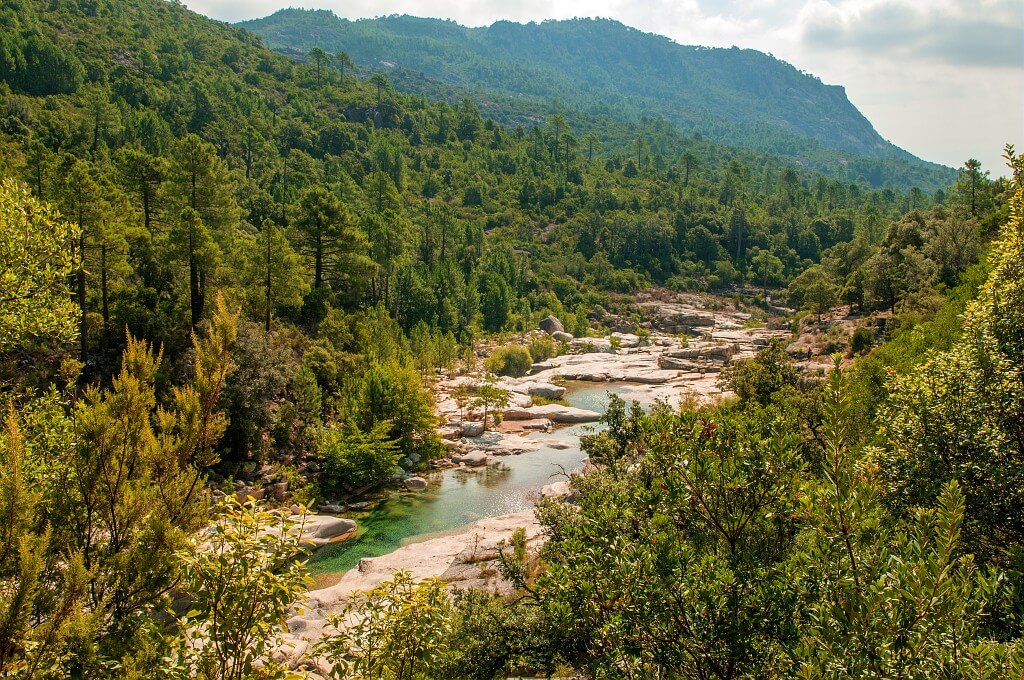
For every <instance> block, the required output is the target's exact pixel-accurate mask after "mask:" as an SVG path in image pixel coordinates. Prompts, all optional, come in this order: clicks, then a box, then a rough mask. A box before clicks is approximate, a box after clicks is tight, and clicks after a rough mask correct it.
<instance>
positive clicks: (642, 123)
mask: <svg viewBox="0 0 1024 680" xmlns="http://www.w3.org/2000/svg"><path fill="white" fill-rule="evenodd" d="M301 56H302V57H303V58H302V60H301V61H300V60H293V59H291V58H288V57H286V56H284V55H281V54H278V53H276V52H274V51H272V50H270V49H268V48H267V47H265V46H264V45H263V44H262V41H261V39H260V38H259V37H257V36H256V35H255V34H253V33H250V32H248V31H247V30H245V29H243V28H241V27H238V26H229V25H226V24H222V23H219V22H215V21H211V20H209V19H206V18H204V17H202V16H199V15H197V14H195V13H192V12H190V11H188V10H187V9H185V8H184V7H183V6H181V5H179V4H177V3H170V2H163V1H162V0H74V1H64V0H61V1H59V2H50V1H49V0H47V1H45V2H44V1H43V0H12V1H11V2H7V3H5V4H4V6H3V8H2V9H0V157H2V159H3V164H2V165H0V176H2V177H0V417H2V426H0V526H2V527H3V528H4V530H3V531H2V532H0V675H4V676H11V677H18V678H65V677H82V678H139V679H142V678H153V677H172V678H174V677H177V678H195V677H199V678H204V679H207V680H214V679H216V680H226V679H231V680H242V679H246V680H248V679H250V678H253V679H255V678H260V679H262V678H271V677H304V676H307V677H313V676H312V675H311V664H312V663H313V661H312V659H313V658H314V657H315V659H317V660H329V661H330V664H331V667H332V669H333V670H331V673H332V674H333V676H334V677H340V678H370V677H373V678H380V677H384V678H403V679H404V678H424V677H429V678H491V677H508V676H509V675H523V674H548V675H550V674H553V673H562V674H563V675H565V674H570V675H571V674H576V675H579V674H585V675H584V677H610V678H618V677H666V678H667V677H680V676H682V677H694V676H696V677H708V678H738V677H747V676H751V675H758V674H760V675H763V676H765V677H793V676H800V677H846V676H856V677H891V676H895V675H899V674H903V675H904V676H913V677H993V675H994V674H996V673H1002V674H1005V673H1011V675H1012V674H1013V673H1014V672H1016V673H1019V671H1020V668H1021V666H1020V663H1021V662H1020V656H1021V655H1020V653H1019V652H1018V650H1017V643H1016V640H1017V638H1018V637H1019V636H1020V618H1019V617H1020V608H1021V598H1020V593H1019V588H1020V582H1021V572H1020V566H1019V552H1020V542H1021V533H1022V529H1021V527H1020V526H1019V524H1020V522H1019V521H1018V518H1019V517H1020V516H1022V515H1021V510H1022V507H1021V503H1022V501H1021V497H1020V484H1019V480H1020V477H1021V470H1022V469H1024V468H1022V465H1024V453H1022V451H1021V447H1020V442H1021V441H1022V439H1021V431H1022V430H1021V417H1020V413H1021V412H1022V406H1021V404H1020V403H1019V402H1020V395H1021V394H1022V390H1021V388H1020V375H1021V372H1020V366H1021V348H1020V338H1021V337H1022V333H1021V329H1022V327H1024V326H1022V322H1021V319H1020V313H1019V310H1020V309H1021V308H1022V305H1021V300H1020V297H1021V294H1020V282H1021V281H1022V280H1024V276H1022V274H1021V243H1020V234H1021V222H1020V219H1021V218H1020V215H1021V212H1020V211H1021V210H1022V209H1024V207H1022V201H1024V198H1022V195H1021V183H1022V181H1024V180H1022V174H1024V168H1022V167H1021V161H1020V158H1019V157H1018V156H1016V155H1014V154H1013V153H1012V150H1011V152H1010V153H1009V155H1008V160H1009V161H1010V163H1011V166H1012V169H1013V170H1014V173H1015V175H1014V179H1013V180H1003V179H999V180H991V179H990V178H988V177H987V176H986V175H985V174H984V173H981V172H980V170H979V166H978V164H977V162H976V161H968V162H967V163H966V164H965V166H964V167H963V168H962V169H961V170H960V171H959V173H958V174H957V175H956V177H955V178H953V181H951V182H950V184H949V186H945V187H944V188H942V189H938V190H933V188H934V187H933V185H930V184H929V183H928V182H922V183H921V185H920V187H918V186H916V184H917V179H918V178H919V176H917V175H914V176H913V179H907V180H906V182H893V183H892V184H893V187H896V186H903V187H906V189H905V190H897V189H896V188H893V187H881V186H872V184H871V183H870V182H867V181H861V180H860V179H858V178H856V177H854V178H851V177H839V176H837V175H835V174H833V173H830V172H825V171H822V170H816V169H813V166H814V163H811V162H807V163H801V164H797V163H795V162H794V160H793V159H794V155H793V153H795V152H793V150H792V149H791V150H789V151H787V152H785V153H782V154H774V153H770V152H769V151H767V150H765V149H760V150H758V149H752V148H746V146H745V145H744V144H742V143H736V144H723V143H719V142H717V141H711V140H710V135H706V134H702V135H700V136H698V135H696V134H694V135H692V136H691V135H690V134H689V133H688V132H681V131H680V130H679V129H677V128H676V127H675V126H674V125H671V124H669V123H667V122H665V121H663V120H650V119H647V120H641V119H637V120H634V121H630V120H627V118H619V117H615V116H604V115H594V114H593V113H589V114H581V116H580V117H579V118H572V117H570V116H566V115H562V114H558V113H555V114H552V115H544V116H542V117H541V118H540V119H539V120H532V122H529V123H528V124H517V123H513V124H506V123H507V122H508V121H510V120H522V121H530V117H531V116H534V114H535V113H536V111H537V110H538V109H536V108H532V105H530V104H526V105H524V106H525V109H524V110H525V111H526V112H527V115H523V116H518V114H517V116H512V117H509V118H507V119H506V118H503V119H502V120H505V121H506V123H503V122H501V121H499V120H496V119H495V118H494V117H491V116H488V115H486V111H487V110H486V109H485V108H484V107H483V104H482V102H477V101H475V100H474V99H472V98H468V97H467V98H461V99H459V100H458V101H456V102H454V103H448V102H445V101H434V100H432V99H431V98H429V97H426V96H424V94H423V93H422V92H408V91H405V90H403V89H400V88H396V86H395V83H393V82H391V81H390V80H389V79H388V78H387V77H385V76H384V75H383V74H380V73H373V74H370V73H368V72H367V71H365V70H364V69H360V68H356V69H353V67H352V63H351V61H350V60H346V59H345V56H344V55H337V54H329V53H328V52H326V51H325V50H324V49H321V48H320V47H319V46H314V47H313V49H310V50H309V52H308V53H306V54H303V55H301ZM652 58H653V57H652ZM801 77H802V76H801ZM467 84H469V85H473V82H472V81H467ZM466 94H471V93H470V92H467V93H466ZM509 110H510V111H511V110H512V109H509ZM723 138H727V137H723ZM737 141H738V142H742V140H737ZM815 153H816V152H815ZM797 155H799V154H797ZM885 162H888V161H885ZM908 162H909V161H908ZM886 167H888V168H889V170H887V172H894V171H895V170H894V168H896V167H897V166H894V165H888V166H886ZM931 181H934V178H933V180H929V182H931ZM922 187H923V188H922ZM925 189H927V190H925ZM651 288H656V289H659V290H664V291H671V292H673V293H680V292H688V293H698V292H699V293H709V294H710V293H714V294H717V295H719V296H723V297H724V296H731V297H733V298H734V299H735V300H738V301H743V302H744V303H745V304H747V305H749V306H750V308H751V309H753V310H755V311H756V310H758V309H760V310H765V312H767V310H776V312H777V311H778V309H779V307H778V305H779V304H780V303H786V304H790V305H792V306H793V308H794V309H795V310H798V314H797V315H796V316H795V317H794V318H793V322H794V326H793V327H794V329H795V330H798V331H806V330H807V329H808V328H811V329H813V330H814V332H818V333H819V334H820V336H821V337H822V338H823V339H824V342H826V343H828V348H829V349H828V351H829V352H832V351H835V352H837V353H840V354H845V362H844V363H841V364H840V363H837V365H836V370H835V371H833V372H832V373H831V374H830V376H829V377H828V378H827V379H826V378H824V377H823V376H819V375H812V374H804V373H801V371H800V370H798V369H797V368H796V366H795V365H794V362H793V359H792V358H791V357H790V356H789V355H788V354H787V352H786V351H785V349H786V348H785V347H784V346H783V345H772V346H770V347H768V348H767V349H765V350H764V351H762V352H761V353H760V354H759V355H757V357H756V358H753V359H749V360H745V361H742V362H736V363H735V364H733V365H731V366H730V367H729V368H728V369H727V370H726V371H725V372H724V373H723V376H722V384H723V386H725V388H727V389H728V390H729V391H730V392H731V393H732V394H734V395H735V397H733V398H730V399H728V400H726V401H723V402H722V403H718V404H713V405H704V406H693V407H692V408H687V409H683V410H682V411H676V410H673V409H669V408H665V407H658V408H654V409H652V410H651V411H650V412H646V413H645V412H643V411H642V410H640V409H629V408H628V407H627V405H625V404H622V403H620V402H613V406H612V408H611V409H609V412H608V414H607V415H606V417H605V420H606V424H607V425H608V429H607V430H605V431H604V432H602V433H600V434H595V435H594V436H592V437H589V438H586V439H585V440H584V448H585V449H586V451H587V453H588V454H589V456H590V458H591V460H592V461H593V462H594V463H595V465H596V468H595V470H594V471H593V472H592V473H589V474H587V475H584V476H574V477H573V478H572V480H571V484H572V488H573V494H574V498H573V502H572V503H566V502H564V501H551V502H544V503H541V504H540V505H539V507H538V513H539V515H538V516H539V519H540V522H541V524H542V525H543V527H544V528H545V531H546V533H547V536H548V539H549V540H548V542H547V543H546V544H545V546H544V547H543V548H542V549H540V551H539V552H537V551H532V552H531V551H528V550H527V549H526V546H525V545H524V544H523V541H522V539H521V536H519V535H518V534H517V535H514V536H512V537H510V540H509V543H508V545H505V546H503V551H499V552H500V555H499V558H500V562H501V571H502V574H503V575H504V578H505V579H506V581H507V583H508V584H509V585H510V591H509V592H508V593H506V594H505V595H501V596H495V595H492V594H489V593H483V592H469V593H468V594H465V595H458V596H453V595H451V594H449V592H448V591H447V590H446V589H445V588H444V587H443V586H442V585H441V584H439V583H437V582H434V581H428V582H425V583H422V584H416V583H413V582H411V581H410V580H408V579H406V578H405V577H403V576H402V575H399V576H398V577H397V578H396V579H395V580H394V581H391V582H388V583H385V584H382V585H381V587H380V589H378V590H377V591H374V593H371V594H369V595H367V596H366V597H365V598H363V599H361V600H359V601H358V602H357V603H356V604H357V606H359V607H361V609H359V612H362V613H361V614H358V615H359V616H362V618H361V619H360V621H361V624H360V625H359V626H356V627H353V628H352V629H350V630H348V631H347V632H345V633H344V634H342V633H339V634H338V635H334V636H328V637H327V638H325V640H324V641H323V643H322V645H320V646H318V647H316V648H315V649H310V650H306V652H305V656H304V657H302V660H301V663H298V664H292V666H293V667H290V668H285V665H287V664H285V662H284V661H282V659H281V657H280V655H278V654H277V651H279V650H278V645H279V643H280V635H281V633H282V632H283V631H284V629H285V628H286V622H287V620H288V619H289V617H291V616H292V615H293V613H294V610H293V609H290V608H291V607H292V606H293V605H295V603H297V602H301V601H302V599H303V598H304V597H305V595H306V591H307V588H308V587H309V580H308V577H307V575H306V566H305V565H304V564H303V563H302V562H301V561H297V560H296V559H295V558H296V555H297V554H298V552H299V551H300V543H299V533H300V529H299V528H298V527H296V526H293V525H292V523H291V520H289V519H287V517H288V515H289V514H290V513H289V512H287V509H288V508H290V507H291V505H292V504H309V503H313V501H314V500H316V499H322V498H325V497H328V496H330V497H333V498H339V497H356V496H358V494H360V493H362V492H364V491H366V490H367V489H375V488H379V487H381V486H382V485H386V484H388V483H389V480H390V479H392V478H394V477H395V476H396V475H395V472H396V469H399V470H400V471H401V472H402V474H405V473H412V472H422V473H424V474H427V473H428V472H429V471H430V470H431V466H432V463H433V462H434V461H439V460H441V459H443V458H444V456H445V445H444V444H443V443H442V441H441V437H440V435H439V433H438V427H437V426H438V422H437V421H438V419H437V417H436V415H435V404H434V397H433V393H432V391H431V386H432V382H433V381H434V380H435V379H436V377H437V375H438V372H439V371H441V372H448V373H452V372H455V371H460V370H461V371H472V370H475V369H476V368H477V366H478V364H479V363H481V362H479V361H478V359H479V358H482V357H480V356H478V355H479V354H483V353H486V352H490V349H488V348H494V347H496V346H497V347H500V351H494V352H491V353H490V356H488V357H487V360H486V361H485V362H483V364H484V368H485V371H492V372H494V373H516V374H521V373H523V372H525V371H526V370H527V369H528V368H529V366H530V364H531V363H532V362H533V361H535V360H537V361H541V360H544V359H545V358H549V357H550V356H551V355H552V354H554V353H557V352H565V351H570V350H569V348H568V347H562V346H557V345H556V344H555V342H554V341H553V340H551V339H550V338H547V337H544V338H542V339H541V340H540V341H537V342H530V341H528V340H527V336H526V335H525V332H526V331H530V330H532V329H535V328H537V326H538V324H539V322H540V320H541V319H543V318H545V317H547V316H549V315H554V316H556V317H558V319H560V320H561V323H562V324H564V329H565V330H566V331H569V332H570V333H572V334H574V335H576V336H579V337H580V338H586V337H587V336H589V335H592V334H606V333H607V332H608V331H610V330H612V329H613V327H614V328H615V329H619V328H622V327H627V330H631V331H636V333H637V336H638V338H639V337H641V336H642V335H643V334H645V333H647V328H646V327H645V325H644V324H645V319H644V318H643V316H642V310H641V308H640V306H639V305H638V304H637V299H638V297H639V294H640V293H642V292H645V291H648V290H649V289H651ZM719 299H721V298H719ZM838 305H843V307H844V312H843V313H846V312H849V315H850V316H852V317H856V318H857V319H859V320H862V321H863V324H862V327H860V328H858V329H857V331H856V332H855V333H854V334H853V335H852V336H851V337H847V336H846V335H842V334H836V333H833V326H830V322H829V315H830V314H832V313H833V312H834V308H835V307H837V306H838ZM961 313H964V316H963V317H962V318H963V322H961V316H960V315H961ZM761 318H764V317H763V316H758V315H756V314H755V315H752V316H751V318H750V322H751V323H752V324H756V323H760V322H761V321H760V319H761ZM609 348H610V350H612V351H614V350H615V348H614V347H613V346H611V344H609ZM939 352H941V353H939ZM495 357H499V358H500V359H501V361H495ZM513 364H514V365H513ZM493 377H494V376H486V380H485V381H484V382H482V383H481V388H480V390H479V391H478V392H477V393H476V394H475V395H472V396H475V397H476V398H477V399H486V400H489V401H487V404H488V405H489V406H491V407H493V406H494V404H497V403H500V402H501V400H502V397H503V395H502V394H501V390H499V389H497V388H495V387H494V383H493ZM484 393H485V394H484ZM507 396H508V395H507V394H506V395H504V398H506V399H507ZM691 406H692V405H691ZM487 407H488V406H485V407H484V408H485V409H486V408H487ZM484 426H485V427H486V416H485V418H484ZM255 496H261V497H264V498H265V499H266V503H257V502H256V501H255V500H253V501H244V500H238V499H239V498H241V499H245V498H247V497H253V498H254V497H255ZM218 499H219V500H218ZM268 508H269V509H268ZM282 508H283V509H285V510H282ZM271 526H272V527H273V530H268V527H271ZM506 549H507V550H506ZM409 612H414V613H415V615H414V616H410V615H409ZM373 641H380V642H381V644H380V645H376V644H375V643H374V642H373ZM299 656H302V655H299ZM321 670H322V669H321Z"/></svg>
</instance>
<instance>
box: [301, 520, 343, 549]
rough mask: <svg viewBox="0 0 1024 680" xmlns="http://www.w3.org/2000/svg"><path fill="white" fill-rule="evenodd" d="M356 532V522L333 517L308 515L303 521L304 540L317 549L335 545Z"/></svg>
mask: <svg viewBox="0 0 1024 680" xmlns="http://www.w3.org/2000/svg"><path fill="white" fill-rule="evenodd" d="M355 530H356V523H355V520H351V519H346V518H344V517H333V516H331V515H306V517H305V518H304V519H303V520H302V538H303V540H304V541H306V542H308V543H312V544H313V545H314V546H315V547H317V548H319V547H321V546H324V545H327V544H328V543H334V542H335V541H340V540H343V539H344V538H346V537H347V536H350V535H351V534H352V533H353V532H354V531H355Z"/></svg>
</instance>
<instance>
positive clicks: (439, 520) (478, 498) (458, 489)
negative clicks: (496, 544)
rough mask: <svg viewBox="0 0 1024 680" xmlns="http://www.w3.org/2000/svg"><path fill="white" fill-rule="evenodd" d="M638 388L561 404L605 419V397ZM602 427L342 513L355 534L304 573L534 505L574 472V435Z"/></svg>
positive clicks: (573, 395)
mask: <svg viewBox="0 0 1024 680" xmlns="http://www.w3.org/2000/svg"><path fill="white" fill-rule="evenodd" d="M635 387H636V386H630V385H616V386H615V387H614V388H611V387H610V386H609V385H606V384H596V385H595V384H593V383H574V384H572V385H570V389H569V392H568V393H567V396H566V401H567V402H568V403H569V404H570V405H572V406H577V407H579V408H587V409H590V410H593V411H598V412H601V413H603V412H604V411H605V409H606V408H607V405H608V396H607V392H608V391H609V389H613V391H615V392H616V393H619V394H621V395H622V396H623V398H625V399H627V400H628V399H629V393H630V392H631V391H632V390H633V389H634V388H635ZM600 427H602V426H600V425H597V424H588V425H573V426H569V427H563V428H559V429H557V430H554V431H553V432H538V433H533V434H530V435H528V438H529V439H534V440H537V441H539V442H542V446H541V448H540V449H539V450H537V451H535V452H531V453H524V454H522V455H518V456H507V457H505V458H502V459H501V461H500V462H499V463H498V464H497V465H493V466H488V467H485V468H480V469H477V470H473V471H465V470H461V469H453V470H445V471H443V472H439V473H437V474H434V475H431V476H430V478H429V485H428V487H427V489H426V490H424V491H420V492H417V493H411V492H404V491H394V492H390V493H387V494H386V495H385V496H384V498H383V500H382V501H381V502H380V504H379V505H377V507H375V508H374V509H372V510H370V511H365V512H356V513H351V514H348V515H347V516H350V517H352V518H353V519H355V520H356V521H357V522H358V523H359V532H358V533H357V534H356V536H355V537H353V538H352V539H350V540H349V541H346V542H345V543H342V544H339V545H336V546H329V547H327V548H324V549H323V550H321V551H319V552H318V553H317V554H316V555H315V557H314V558H313V560H311V563H310V567H311V569H312V571H313V572H314V573H330V572H340V571H347V570H348V569H351V568H353V567H354V566H356V565H357V564H358V563H359V560H360V559H362V558H364V557H376V556H378V555H384V554H386V553H389V552H392V551H393V550H395V549H396V548H399V547H401V546H402V545H406V544H408V543H413V542H417V541H422V540H426V539H428V538H431V537H433V536H437V535H440V534H444V533H448V532H451V531H453V530H455V529H459V528H461V527H464V526H466V525H467V524H472V523H473V522H475V521H477V520H480V519H483V518H485V517H496V516H498V515H504V514H508V513H512V512H519V511H520V510H525V509H527V508H530V507H532V505H533V501H532V496H533V495H534V494H536V493H537V492H538V491H539V490H540V488H541V487H542V486H544V485H545V484H550V483H552V482H554V481H558V480H559V479H563V478H564V475H565V474H566V473H570V472H574V471H577V470H579V469H580V468H581V467H582V465H583V458H584V455H583V452H582V451H580V448H579V437H580V435H581V434H587V433H588V432H593V431H595V430H596V429H599V428H600Z"/></svg>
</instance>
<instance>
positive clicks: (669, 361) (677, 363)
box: [658, 355, 701, 373]
mask: <svg viewBox="0 0 1024 680" xmlns="http://www.w3.org/2000/svg"><path fill="white" fill-rule="evenodd" d="M658 366H659V367H660V368H662V369H665V370H671V371H686V372H687V373H697V372H699V371H700V369H701V367H700V366H699V365H697V364H695V363H693V362H692V361H688V360H686V359H676V358H675V357H671V356H666V355H662V356H661V357H659V358H658Z"/></svg>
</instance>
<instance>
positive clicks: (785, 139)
mask: <svg viewBox="0 0 1024 680" xmlns="http://www.w3.org/2000/svg"><path fill="white" fill-rule="evenodd" d="M240 25H242V26H244V27H246V28H248V29H250V30H252V31H254V32H255V33H257V34H258V35H261V36H263V38H264V40H265V41H266V42H267V45H268V46H270V47H272V48H275V49H279V50H282V51H284V52H285V53H290V54H295V55H299V56H304V55H305V54H306V53H307V52H308V51H309V50H310V49H312V48H314V47H320V48H323V49H325V50H328V51H330V52H338V51H345V52H346V53H347V55H348V56H349V57H350V58H351V59H352V60H353V61H354V62H355V63H356V64H359V65H361V66H365V67H368V68H370V69H372V70H375V71H382V72H384V73H388V72H391V71H399V72H402V71H407V72H412V74H417V73H418V74H423V75H425V76H426V77H427V78H429V79H432V80H433V81H438V82H439V83H445V84H449V85H454V86H457V87H460V88H468V89H470V90H471V91H475V92H478V93H480V96H481V98H482V99H484V100H485V101H487V102H488V108H487V109H486V112H487V113H489V114H491V115H498V116H501V118H499V119H500V120H503V122H504V121H509V122H514V121H515V118H514V117H513V116H514V113H513V112H512V111H509V110H508V107H507V106H506V105H504V104H503V102H502V100H510V101H512V102H515V103H518V104H519V107H520V109H521V106H522V104H523V103H533V104H535V105H540V106H541V107H542V109H543V110H552V107H554V109H553V110H555V111H562V112H564V111H565V110H568V111H571V112H574V114H575V112H578V114H576V115H581V116H601V117H611V118H614V119H617V120H620V121H622V120H625V121H635V120H638V119H640V118H643V117H656V118H664V119H665V120H666V121H668V122H669V123H670V124H671V125H672V126H674V127H675V128H676V129H679V130H680V131H682V132H684V133H686V134H695V133H697V134H701V135H704V136H706V137H707V138H708V139H711V140H714V141H717V142H722V143H726V144H729V145H733V146H736V145H740V146H746V147H750V148H753V149H758V150H761V151H767V152H769V153H772V154H775V155H779V156H784V157H786V158H788V159H790V160H791V161H795V162H801V163H804V164H807V165H810V166H812V167H819V168H822V169H827V170H829V171H830V172H833V173H835V174H837V175H838V176H840V177H843V178H846V179H849V180H856V179H861V178H863V179H866V180H867V181H868V182H870V183H871V184H873V185H875V186H885V185H889V186H894V187H903V188H908V187H909V186H914V185H916V186H919V187H921V188H924V189H925V190H928V191H932V190H934V189H937V188H941V187H943V186H945V185H946V184H949V183H950V182H951V181H952V173H951V172H950V171H949V170H948V169H947V168H943V167H942V166H939V165H936V164H933V163H926V162H924V161H921V160H920V159H918V158H915V157H914V156H912V155H911V154H909V153H907V152H906V151H903V150H902V149H900V148H898V147H896V146H894V145H893V144H890V143H889V142H887V141H886V140H884V139H883V138H882V137H881V136H880V135H879V134H878V133H877V132H876V131H875V129H874V128H873V127H872V125H871V123H870V122H869V121H868V120H867V119H866V118H864V116H863V115H862V114H861V113H860V112H859V111H858V110H857V109H856V108H855V107H854V106H853V105H852V104H851V103H850V101H849V100H848V99H847V98H846V93H845V91H844V90H843V88H842V87H839V86H829V85H825V84H823V83H822V82H821V81H820V80H818V79H817V78H815V77H813V76H811V75H809V74H806V73H801V72H800V71H798V70H797V69H795V68H793V67H792V66H791V65H789V64H787V63H785V62H783V61H780V60H778V59H775V58H774V57H772V56H770V55H766V54H764V53H761V52H757V51H755V50H740V49H737V48H732V49H719V48H706V47H694V46H685V45H679V44H677V43H674V42H672V41H671V40H669V39H667V38H664V37H661V36H658V35H653V34H649V33H644V32H642V31H638V30H636V29H633V28H629V27H627V26H623V25H622V24H620V23H618V22H615V21H611V20H602V19H573V20H569V21H545V22H543V23H540V24H535V23H531V24H526V25H523V24H516V23H513V22H508V21H499V22H496V23H495V24H493V25H491V26H488V27H484V28H466V27H463V26H460V25H458V24H456V23H453V22H450V21H441V20H437V19H420V18H417V17H410V16H388V17H382V18H379V19H367V20H359V21H348V20H346V19H341V18H339V17H337V16H335V15H334V14H332V13H331V12H329V11H323V10H321V11H306V10H299V9H287V10H281V11H279V12H277V13H275V14H273V15H271V16H268V17H266V18H263V19H255V20H251V21H246V22H242V23H241V24H240ZM398 77H402V79H403V82H405V81H407V82H408V85H409V87H411V88H415V89H416V90H417V91H421V92H424V93H427V94H430V95H432V96H438V95H441V96H443V95H444V93H445V92H446V90H445V88H444V87H439V86H438V84H437V83H433V82H430V81H427V80H424V79H423V78H422V77H421V78H419V79H417V78H415V77H410V76H408V75H405V74H403V75H402V76H398ZM495 99H497V101H494V100H495ZM512 108H513V111H514V109H515V105H513V107H512ZM492 109H493V111H492ZM510 114H511V115H510ZM520 115H521V114H520Z"/></svg>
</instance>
